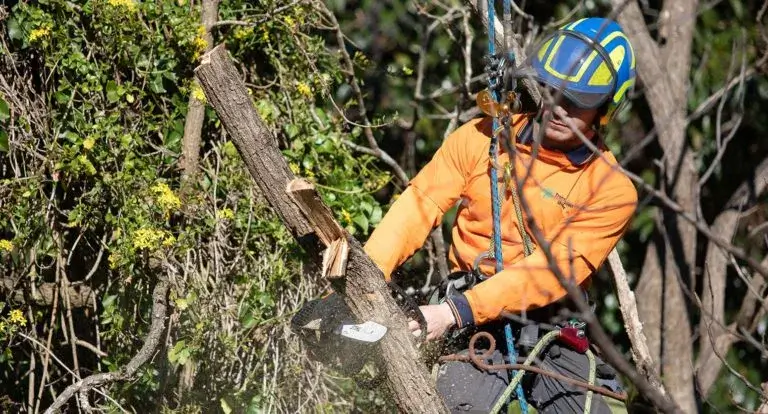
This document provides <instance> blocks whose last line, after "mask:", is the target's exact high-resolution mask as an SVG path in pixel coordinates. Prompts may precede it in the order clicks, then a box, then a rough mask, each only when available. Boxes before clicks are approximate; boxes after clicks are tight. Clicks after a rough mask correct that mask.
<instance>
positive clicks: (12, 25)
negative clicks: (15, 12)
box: [8, 19, 24, 40]
mask: <svg viewBox="0 0 768 414" xmlns="http://www.w3.org/2000/svg"><path fill="white" fill-rule="evenodd" d="M8 37H10V38H11V39H13V40H23V39H24V34H23V33H21V28H20V27H19V22H18V21H17V20H16V19H9V20H8Z"/></svg>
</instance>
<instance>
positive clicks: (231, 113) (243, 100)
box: [195, 45, 446, 413]
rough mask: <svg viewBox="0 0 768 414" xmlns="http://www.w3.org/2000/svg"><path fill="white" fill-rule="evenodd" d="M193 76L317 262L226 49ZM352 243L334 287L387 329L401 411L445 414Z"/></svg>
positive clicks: (391, 376) (386, 350)
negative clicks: (341, 273) (346, 261)
mask: <svg viewBox="0 0 768 414" xmlns="http://www.w3.org/2000/svg"><path fill="white" fill-rule="evenodd" d="M195 73H196V74H197V77H198V79H199V80H200V83H201V85H202V87H203V89H204V90H205V94H206V96H207V97H208V100H209V102H210V104H211V106H212V107H213V108H214V109H215V110H216V112H217V114H218V115H219V118H220V119H221V121H222V124H223V125H224V128H225V129H226V130H227V132H228V133H229V136H230V137H231V138H232V141H233V142H234V143H235V146H236V147H237V149H238V151H239V152H240V155H241V156H242V158H243V160H244V162H245V164H246V166H247V168H248V170H249V172H250V173H251V176H252V177H253V178H254V180H255V181H256V184H257V185H258V186H259V188H261V190H262V193H263V194H264V196H265V198H266V199H267V200H268V202H269V204H270V205H271V206H272V208H273V209H274V210H275V211H276V212H277V214H278V215H279V216H280V218H281V219H282V221H283V223H284V224H285V225H286V226H287V227H288V228H289V229H290V230H291V233H292V234H293V235H294V237H295V238H296V239H297V240H298V241H299V243H300V244H301V245H302V247H304V248H305V250H307V251H308V252H309V253H310V256H311V257H314V259H315V260H317V259H318V256H319V250H320V247H321V246H319V245H320V243H319V236H318V235H317V234H316V233H315V231H314V230H313V229H312V226H311V225H310V223H309V221H308V219H307V217H305V216H304V215H303V213H301V211H300V210H299V208H298V207H297V206H296V204H295V203H294V202H293V200H292V199H291V198H290V196H289V195H288V194H286V192H285V191H284V189H285V188H286V186H287V184H288V182H290V181H291V180H292V179H293V178H295V177H294V175H293V173H292V172H291V171H290V169H289V168H288V165H287V163H286V162H285V159H284V158H283V156H282V154H281V153H280V151H279V150H278V148H277V147H276V146H275V144H274V143H275V139H274V138H273V137H272V134H271V132H270V131H269V129H268V128H267V127H266V126H265V125H264V123H263V121H262V120H261V118H260V117H259V115H258V114H257V113H256V111H255V109H254V108H253V105H252V103H251V98H250V96H249V95H248V93H247V90H246V88H245V84H244V83H243V81H242V80H241V79H240V76H239V73H238V71H237V69H236V68H235V66H234V64H233V63H232V61H231V59H230V57H229V55H228V53H227V51H226V49H225V48H224V46H223V45H219V46H217V47H215V48H214V49H213V50H212V51H211V52H209V53H206V55H205V56H204V57H203V59H202V62H201V64H200V66H198V67H197V68H196V69H195ZM348 241H349V246H350V252H349V261H348V265H347V271H346V275H347V276H346V278H344V279H343V280H341V281H339V282H337V283H335V285H334V288H335V289H336V290H337V291H338V292H340V293H342V294H343V295H344V299H345V301H346V302H347V304H348V305H349V306H350V308H351V310H352V312H353V313H354V314H355V316H356V317H357V318H358V319H359V320H361V321H374V322H377V323H379V324H382V325H384V326H386V327H387V328H388V332H387V335H385V336H384V338H383V339H382V340H381V342H380V346H379V350H380V351H381V356H382V364H383V366H384V367H385V375H386V377H387V380H388V384H389V385H390V386H391V388H392V390H393V397H394V399H395V402H396V404H397V406H398V408H399V409H400V410H401V411H403V412H420V413H421V412H428V413H438V412H440V413H442V412H446V408H445V406H444V404H443V402H442V401H441V399H440V397H439V396H438V394H437V391H436V390H435V388H434V385H433V384H432V383H431V381H430V378H429V374H428V372H427V370H426V367H425V366H424V365H423V364H422V363H421V362H420V355H419V353H418V351H417V350H416V348H415V347H414V344H413V336H412V335H411V334H410V333H409V332H408V329H407V322H406V317H405V315H404V314H403V313H402V311H401V310H400V309H399V307H398V306H397V304H396V303H395V301H394V300H393V298H392V296H391V295H390V293H389V289H388V287H387V286H386V284H385V282H384V276H383V275H382V274H381V271H380V270H379V269H378V268H377V267H376V265H375V264H374V263H373V262H372V261H371V259H370V258H369V257H368V256H367V255H366V254H365V252H364V251H363V250H362V247H361V245H360V243H359V242H357V240H355V239H354V238H352V237H349V238H348Z"/></svg>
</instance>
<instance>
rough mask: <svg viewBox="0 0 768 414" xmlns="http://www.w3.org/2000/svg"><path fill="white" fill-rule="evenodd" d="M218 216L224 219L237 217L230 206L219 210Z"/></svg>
mask: <svg viewBox="0 0 768 414" xmlns="http://www.w3.org/2000/svg"><path fill="white" fill-rule="evenodd" d="M218 216H219V218H220V219H223V220H232V219H234V218H235V213H234V212H233V211H232V209H230V208H223V209H221V210H219V214H218Z"/></svg>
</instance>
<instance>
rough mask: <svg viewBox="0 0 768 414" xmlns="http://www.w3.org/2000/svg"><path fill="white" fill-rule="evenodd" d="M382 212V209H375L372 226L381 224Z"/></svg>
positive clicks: (372, 214)
mask: <svg viewBox="0 0 768 414" xmlns="http://www.w3.org/2000/svg"><path fill="white" fill-rule="evenodd" d="M381 216H382V211H381V207H379V206H376V207H374V208H373V212H372V213H371V224H373V225H376V224H379V222H380V221H381Z"/></svg>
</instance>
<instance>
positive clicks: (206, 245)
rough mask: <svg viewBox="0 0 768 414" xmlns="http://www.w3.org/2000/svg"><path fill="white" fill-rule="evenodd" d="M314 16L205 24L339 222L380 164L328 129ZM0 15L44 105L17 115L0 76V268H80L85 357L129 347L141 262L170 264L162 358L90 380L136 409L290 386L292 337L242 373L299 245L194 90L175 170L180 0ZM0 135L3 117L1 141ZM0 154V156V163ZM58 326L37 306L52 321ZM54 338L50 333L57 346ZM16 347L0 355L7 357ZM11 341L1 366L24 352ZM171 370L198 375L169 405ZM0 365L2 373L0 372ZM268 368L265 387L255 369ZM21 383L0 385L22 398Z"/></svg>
mask: <svg viewBox="0 0 768 414" xmlns="http://www.w3.org/2000/svg"><path fill="white" fill-rule="evenodd" d="M269 3H270V2H262V3H260V4H257V5H252V4H250V2H246V1H226V2H223V3H222V4H221V6H220V16H221V18H222V19H226V18H227V17H228V16H229V17H233V18H234V19H239V18H240V16H241V15H242V14H243V13H246V12H258V10H264V11H267V10H271V9H273V8H274V7H275V4H278V3H275V4H269ZM254 7H255V8H254ZM318 22H319V18H318V14H317V13H316V12H315V11H314V10H313V9H312V7H311V6H308V5H299V4H297V5H294V6H292V7H288V8H284V11H283V12H282V13H281V14H279V15H276V16H274V17H273V18H270V19H268V21H266V22H265V24H260V25H254V26H249V27H242V26H232V27H229V26H224V27H222V28H221V29H219V30H217V32H216V34H217V39H216V40H217V41H224V42H225V43H226V45H227V48H228V49H229V51H230V52H231V53H232V55H233V57H234V58H235V59H236V61H237V62H238V63H239V64H240V65H241V67H242V68H243V70H244V73H245V76H246V80H247V82H248V83H249V85H251V87H250V88H249V92H251V94H252V96H253V104H254V106H255V107H256V109H257V110H258V112H259V114H260V115H261V116H262V118H263V119H264V121H265V122H266V123H267V124H268V126H269V127H270V128H271V129H272V130H273V131H275V132H276V135H277V138H278V139H279V140H280V144H281V148H282V149H283V154H284V155H285V157H286V160H287V161H288V162H289V165H290V167H291V169H292V170H293V171H294V172H295V173H297V174H299V175H301V176H303V177H305V178H307V179H309V180H311V181H313V182H315V183H316V185H317V186H318V188H319V191H320V193H321V195H322V197H323V199H324V200H325V201H326V202H327V203H328V205H329V206H330V207H331V209H332V210H333V211H334V212H336V213H337V214H338V219H339V220H340V222H341V223H342V224H343V225H345V226H346V227H347V229H348V230H349V231H350V232H351V233H353V234H359V235H362V236H364V235H365V234H367V233H368V232H369V231H370V230H371V228H372V227H373V226H375V225H376V224H377V223H378V222H379V220H380V219H381V216H382V208H381V206H380V205H379V203H378V201H377V200H376V199H374V197H373V193H374V192H375V191H377V190H378V189H380V188H381V187H383V186H385V185H386V184H387V182H388V181H389V179H390V178H389V175H388V174H385V173H383V172H381V171H380V170H379V169H378V167H377V166H376V165H375V163H374V162H373V158H372V157H369V156H360V154H352V153H351V150H350V149H349V148H348V147H347V146H346V145H344V144H343V140H344V139H349V140H353V141H355V140H356V139H357V138H358V136H359V135H360V132H359V131H354V132H353V133H350V132H349V131H347V130H346V129H345V126H344V123H343V119H341V118H339V117H338V116H336V114H335V112H334V110H333V109H326V108H325V106H324V105H320V106H317V105H315V97H316V96H320V95H321V94H325V93H328V91H330V90H331V89H332V88H333V87H334V85H335V84H336V83H337V82H338V81H340V80H341V79H342V76H341V73H340V70H339V66H338V61H337V59H338V56H336V55H335V54H333V53H331V52H330V51H329V50H328V48H327V47H326V45H325V42H324V40H323V38H322V37H321V36H318V35H317V34H316V33H314V31H315V29H314V27H315V25H316V24H317V23H318ZM5 29H6V30H5V33H4V35H5V36H7V37H6V38H5V40H6V42H7V43H6V44H7V45H8V47H9V48H10V50H13V51H14V52H15V53H17V54H18V55H17V56H18V59H19V60H18V61H15V62H12V64H13V65H16V66H17V67H18V68H21V70H22V72H23V73H25V74H26V75H27V76H29V78H30V82H32V83H33V84H35V85H36V89H35V90H34V91H29V92H31V93H34V94H35V95H34V97H35V98H36V99H39V102H41V103H42V104H44V106H45V121H41V122H39V123H33V122H36V121H38V120H37V119H35V118H33V117H25V116H24V114H20V113H19V109H18V108H17V109H15V112H13V111H11V110H10V108H11V104H9V101H7V100H6V97H5V96H2V95H0V125H2V126H1V127H0V153H6V154H9V155H10V156H11V157H16V159H17V160H22V162H23V163H24V166H25V168H26V169H27V170H28V171H29V174H28V176H22V175H21V171H18V170H14V169H11V168H4V169H3V171H5V172H4V173H3V174H4V176H3V177H2V186H1V187H0V193H1V194H2V196H3V197H4V198H5V200H4V202H3V203H0V236H2V237H0V239H2V244H0V261H1V262H2V264H3V266H4V267H5V268H7V269H8V272H9V275H10V276H12V277H13V275H16V277H22V275H24V276H25V277H26V278H27V280H29V283H39V282H53V281H54V280H58V279H57V277H58V276H56V273H55V272H54V269H55V268H56V267H57V266H63V267H62V268H63V269H65V271H66V272H67V276H68V278H69V279H70V280H71V281H73V282H76V283H82V281H84V279H85V278H86V277H88V278H89V282H88V284H89V285H91V286H93V288H94V289H95V291H96V292H97V294H98V297H99V300H98V306H97V315H96V316H97V320H98V325H97V326H94V325H90V326H88V325H83V327H82V328H78V329H79V330H80V332H79V333H78V335H79V336H81V335H82V336H83V337H87V336H89V335H92V333H91V332H94V331H95V330H96V329H98V331H99V339H100V342H101V346H102V348H103V349H105V350H107V353H108V355H109V356H107V357H104V358H101V360H100V361H99V363H100V364H101V365H102V366H103V367H104V368H105V369H107V370H116V369H118V368H119V367H121V366H124V365H125V364H126V363H127V362H128V360H130V358H131V357H132V356H133V355H134V354H135V353H136V351H138V349H139V347H140V346H141V339H142V338H143V336H144V335H145V333H146V330H147V329H148V326H149V323H148V321H149V320H150V319H151V315H150V309H151V306H152V301H151V300H150V292H151V290H152V287H153V286H154V284H155V283H156V280H157V278H158V276H159V275H158V271H159V269H158V267H157V266H156V265H155V264H153V263H158V262H166V263H169V264H170V265H171V266H174V267H175V268H176V271H177V272H179V273H175V274H172V275H171V276H170V281H171V284H172V289H171V294H170V298H169V299H170V306H171V309H172V313H173V316H172V318H171V320H172V321H173V322H172V323H171V328H170V329H171V330H170V332H171V334H170V336H169V337H168V340H167V342H166V343H165V345H164V350H163V351H162V355H164V358H162V359H164V360H166V361H167V363H165V362H163V363H161V364H160V365H159V366H152V365H148V366H145V367H144V368H142V370H141V372H140V376H139V379H138V381H134V382H131V383H126V384H119V385H115V386H114V387H112V390H111V392H110V394H111V395H112V396H113V397H114V398H116V399H117V401H119V403H120V404H121V405H122V406H124V407H134V409H138V410H141V409H142V407H143V408H144V409H153V407H154V408H156V407H160V406H163V405H165V406H166V408H167V409H168V410H171V409H174V410H175V409H177V410H178V411H176V412H195V411H196V410H197V411H199V410H201V409H202V411H203V412H208V411H209V410H223V411H225V412H227V411H232V412H259V410H260V409H261V408H268V407H275V406H282V407H283V408H284V409H288V408H287V407H290V406H291V405H292V404H298V401H297V400H296V398H295V397H296V394H295V393H292V392H291V391H290V390H291V388H290V387H291V384H293V386H297V385H298V384H299V383H298V382H297V380H296V379H295V378H294V379H286V378H287V377H286V375H288V374H290V372H292V370H293V371H295V370H296V369H298V367H299V366H300V360H299V359H298V358H299V357H297V356H295V355H297V353H298V351H299V350H298V349H296V347H295V346H293V348H292V351H290V352H291V353H289V354H288V355H289V356H290V358H294V359H296V360H297V362H294V363H291V364H288V365H293V368H291V369H289V370H288V371H287V372H286V374H283V373H280V372H273V374H274V375H276V376H277V377H280V378H281V379H280V380H279V382H278V380H277V378H276V379H275V381H270V382H269V383H264V382H262V380H261V377H262V374H263V372H271V371H270V367H271V366H273V364H275V361H276V360H275V359H274V358H273V354H274V352H275V350H277V349H279V348H282V347H284V346H287V345H286V344H287V343H286V342H285V339H284V338H283V337H282V336H283V335H285V332H284V331H283V330H282V329H281V327H282V326H284V324H285V321H286V320H287V318H290V316H291V314H292V313H291V312H292V309H291V308H292V307H296V306H298V305H299V303H298V302H299V301H301V300H303V299H305V298H307V297H308V296H311V295H313V294H315V292H316V291H317V285H316V284H315V283H314V282H312V281H310V280H304V278H305V277H306V276H303V273H304V270H303V267H302V263H303V261H304V260H305V257H304V256H303V253H302V252H300V251H299V249H298V246H297V245H296V243H295V242H294V240H293V238H292V237H291V235H290V234H289V233H288V232H287V230H286V229H285V227H284V226H283V224H282V222H281V221H280V220H279V219H278V217H276V215H275V214H274V213H273V212H272V211H271V209H270V208H269V207H268V206H267V205H266V204H265V202H264V200H263V199H261V196H260V195H259V193H258V191H257V190H256V189H255V188H254V186H253V183H252V179H251V177H250V175H249V174H248V172H247V170H246V169H245V168H244V165H243V163H242V160H241V159H240V156H239V155H238V153H237V150H236V149H235V147H234V145H233V144H232V143H231V142H230V141H228V140H226V138H225V137H223V136H222V135H221V125H220V123H219V121H218V120H217V118H216V115H215V113H214V112H213V111H212V110H211V109H210V108H208V109H207V110H206V122H205V125H204V129H203V137H204V141H205V143H204V147H203V148H202V150H203V152H202V161H201V173H200V174H199V175H198V176H197V180H196V181H195V182H193V183H192V184H191V185H189V186H186V187H183V185H182V182H181V176H180V174H179V171H178V167H177V165H178V162H179V157H180V156H181V141H182V137H183V135H184V125H185V118H186V115H187V107H188V101H189V99H190V97H192V99H196V100H198V101H201V102H205V95H204V94H203V92H202V90H201V89H200V88H199V86H196V85H194V84H193V83H192V82H191V81H192V77H193V72H192V70H193V68H194V66H195V65H196V64H197V60H198V59H199V58H200V56H201V54H202V52H204V50H205V48H206V46H207V44H206V42H205V40H204V39H203V35H204V30H203V28H202V27H201V25H200V11H199V3H198V4H197V5H195V6H194V7H192V8H190V5H189V4H187V3H186V2H185V1H175V0H174V1H170V0H168V1H157V2H140V1H134V0H89V1H83V2H78V3H76V2H70V1H64V0H46V1H39V2H35V3H24V2H22V3H19V4H18V5H16V6H15V7H14V8H13V9H12V10H11V14H10V17H9V18H8V20H7V26H6V27H5ZM273 79H276V80H278V82H274V81H272V80H273ZM257 86H258V87H257ZM11 118H12V119H11ZM9 120H12V121H13V122H12V123H11V125H15V126H14V127H13V128H14V129H11V128H9V127H8V125H9V123H8V122H7V121H9ZM33 131H42V132H43V134H42V135H36V134H33V133H32V132H33ZM11 135H13V136H16V137H19V139H17V141H15V142H14V144H13V145H10V143H9V139H8V137H9V136H11ZM30 154H42V158H43V159H42V160H40V159H37V158H35V157H34V156H32V155H30ZM8 159H9V158H0V161H1V162H2V163H4V166H5V167H8V165H7V164H5V163H7V162H8ZM62 254H64V255H65V256H62ZM66 256H69V259H67V257H66ZM28 268H31V269H33V271H32V273H31V274H30V275H31V276H27V275H28V274H29V273H27V270H26V269H28ZM91 269H93V272H90V270H91ZM182 269H183V270H182ZM89 272H90V273H91V274H90V275H88V274H89ZM36 311H37V312H39V313H40V316H41V318H40V321H44V320H48V319H49V318H50V312H51V309H50V308H49V307H48V308H40V309H36ZM13 312H17V311H16V310H14V311H13ZM75 313H76V316H77V315H81V314H82V315H84V313H83V311H82V310H75ZM13 315H16V314H15V313H13ZM0 323H5V325H2V326H3V328H2V329H0V332H2V335H3V338H6V336H7V335H10V338H12V337H13V333H14V332H15V330H10V328H9V329H6V328H7V327H10V326H11V325H8V324H7V323H6V322H5V319H2V320H0ZM19 323H20V322H19V321H16V322H15V324H14V325H13V327H14V329H16V327H17V325H18V324H19ZM40 326H41V327H42V325H40ZM86 326H87V327H86ZM65 328H66V326H60V325H57V326H55V327H54V333H55V335H56V336H60V335H62V334H63V332H62V329H65ZM274 341H278V343H280V344H281V345H279V346H277V345H276V343H275V342H274ZM67 347H68V345H67V346H66V347H64V346H62V347H59V346H56V347H55V351H56V352H57V353H60V354H64V355H66V354H67V352H69V351H68V348H67ZM273 348H274V349H273ZM20 352H21V350H20V348H16V349H14V350H13V352H10V353H7V354H8V355H7V357H4V358H3V359H2V361H1V362H0V363H2V364H6V365H8V364H10V363H11V362H10V361H12V358H11V357H17V359H18V357H21V356H22V353H20ZM4 355H6V354H4ZM80 358H81V359H82V358H83V356H82V355H81V357H80ZM214 358H215V359H214ZM22 359H23V361H22V362H21V364H22V365H23V366H18V367H17V369H19V370H20V369H24V366H26V367H29V361H28V360H26V359H24V358H22ZM87 360H88V361H92V359H91V358H90V357H89V358H87ZM246 361H249V362H248V364H250V365H248V367H250V368H247V367H246V365H244V364H245V363H246ZM83 363H84V364H87V365H88V367H87V368H88V370H95V369H98V368H97V366H96V365H95V364H93V363H92V362H87V363H86V362H83ZM275 366H277V365H275ZM281 366H282V365H281ZM81 367H82V368H86V367H85V366H83V365H81ZM37 369H40V364H39V362H38V366H37ZM51 369H52V370H54V372H57V371H58V369H59V368H56V367H52V368H51ZM88 370H83V374H85V373H86V372H88ZM188 370H194V372H195V373H196V376H195V382H196V384H200V385H199V386H197V385H193V386H192V388H188V389H186V390H185V391H186V392H187V395H186V397H185V398H184V399H183V401H184V403H185V404H186V405H183V406H182V405H179V404H178V403H180V402H181V401H182V400H177V399H176V398H177V397H174V395H175V394H174V392H173V390H174V387H175V385H173V384H177V383H178V382H180V381H181V379H180V378H181V376H182V373H183V372H187V371H188ZM2 371H4V372H6V374H3V375H2V376H3V377H5V378H3V380H2V381H3V382H4V381H6V380H9V379H10V378H9V377H7V376H8V375H13V372H14V370H2ZM235 371H237V372H239V373H236V374H237V375H235V374H233V373H234V372H235ZM39 375H40V374H39ZM56 375H58V374H56ZM317 375H322V372H320V373H318V374H317ZM288 376H289V377H290V375H288ZM334 381H336V380H334ZM277 383H279V384H280V387H281V388H285V389H282V390H281V389H275V388H274V385H272V384H277ZM62 384H63V383H62ZM62 384H60V385H62ZM58 386H59V385H57V387H58ZM21 392H22V391H19V394H18V395H13V396H12V398H14V399H16V400H17V401H25V397H24V396H23V395H22V393H21ZM350 392H351V391H350ZM46 395H47V393H46ZM45 398H48V397H47V396H46V397H45ZM306 398H308V399H312V398H316V397H315V396H312V395H310V396H308V397H306ZM340 398H341V400H340V401H339V403H341V402H342V401H343V399H344V398H346V397H344V396H343V395H342V396H340ZM161 401H166V403H165V404H164V403H161ZM212 402H213V403H212ZM103 403H104V404H110V403H108V402H107V401H103ZM211 404H213V405H211ZM174 407H175V408H174ZM288 410H289V411H290V409H288Z"/></svg>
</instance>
